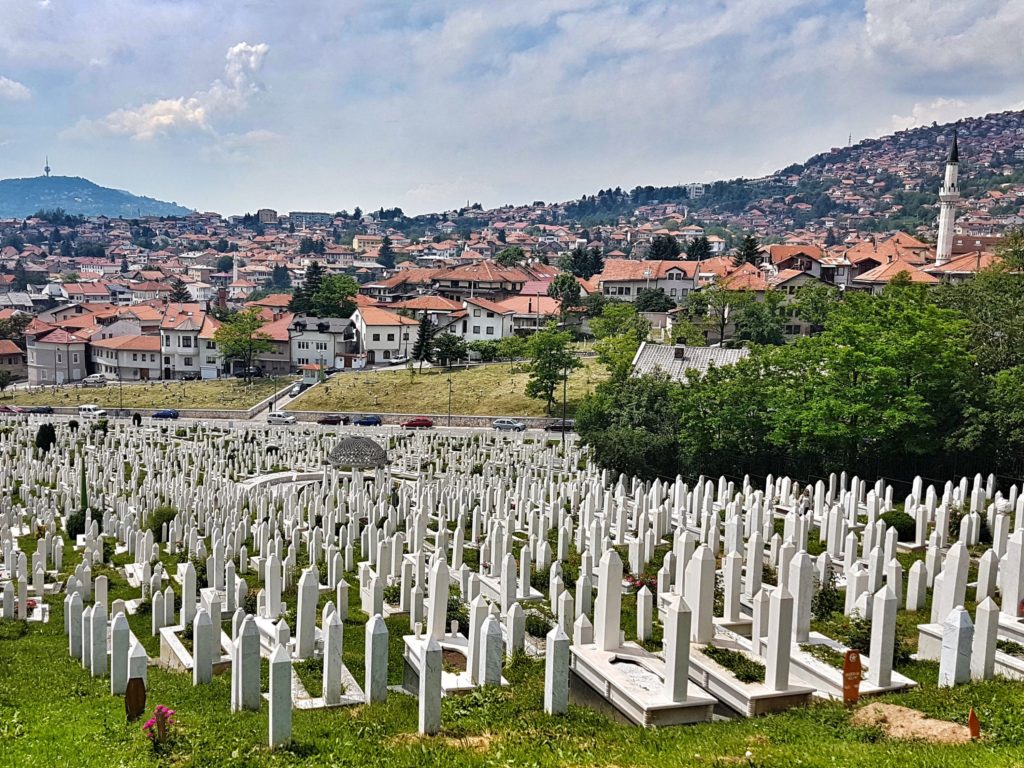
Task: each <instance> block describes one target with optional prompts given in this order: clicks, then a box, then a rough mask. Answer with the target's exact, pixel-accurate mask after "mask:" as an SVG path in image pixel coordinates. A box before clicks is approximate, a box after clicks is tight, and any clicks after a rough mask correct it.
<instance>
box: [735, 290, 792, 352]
mask: <svg viewBox="0 0 1024 768" xmlns="http://www.w3.org/2000/svg"><path fill="white" fill-rule="evenodd" d="M784 302H785V296H784V295H783V294H782V293H781V292H779V291H771V290H770V291H765V294H764V297H763V298H762V299H761V300H760V301H755V300H750V301H745V302H743V304H742V305H741V306H740V309H739V311H738V312H737V313H736V317H735V320H734V322H735V324H736V338H737V339H738V340H739V341H749V342H751V343H752V344H772V345H778V344H783V343H785V341H786V336H785V328H786V323H785V314H784V311H783V304H784Z"/></svg>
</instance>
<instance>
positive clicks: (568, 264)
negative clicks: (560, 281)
mask: <svg viewBox="0 0 1024 768" xmlns="http://www.w3.org/2000/svg"><path fill="white" fill-rule="evenodd" d="M558 265H559V267H561V269H562V271H564V272H570V273H571V274H574V275H576V277H582V278H583V279H584V280H589V279H590V278H591V277H593V276H594V275H596V274H597V273H598V272H601V271H602V270H603V269H604V256H603V255H602V253H601V249H600V248H598V247H597V246H594V247H592V248H586V247H584V246H582V245H577V246H576V247H575V248H573V249H572V250H571V251H569V253H567V254H566V255H565V256H563V257H562V258H561V260H560V261H559V263H558Z"/></svg>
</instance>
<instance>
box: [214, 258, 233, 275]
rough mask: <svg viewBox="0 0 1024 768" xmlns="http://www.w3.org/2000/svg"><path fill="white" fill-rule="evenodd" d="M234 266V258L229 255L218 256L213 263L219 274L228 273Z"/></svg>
mask: <svg viewBox="0 0 1024 768" xmlns="http://www.w3.org/2000/svg"><path fill="white" fill-rule="evenodd" d="M234 267H235V260H234V258H233V257H231V256H218V257H217V261H216V262H215V264H214V269H216V270H217V271H218V272H220V273H221V274H230V273H231V270H232V269H234Z"/></svg>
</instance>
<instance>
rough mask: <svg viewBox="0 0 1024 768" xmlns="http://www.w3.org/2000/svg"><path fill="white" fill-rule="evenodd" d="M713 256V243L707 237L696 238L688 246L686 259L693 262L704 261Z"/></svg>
mask: <svg viewBox="0 0 1024 768" xmlns="http://www.w3.org/2000/svg"><path fill="white" fill-rule="evenodd" d="M710 256H711V241H710V240H708V238H707V237H706V236H705V235H701V236H700V237H695V238H694V239H693V240H691V241H690V243H689V245H687V246H686V258H688V259H690V260H691V261H703V260H704V259H707V258H709V257H710Z"/></svg>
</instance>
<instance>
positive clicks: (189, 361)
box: [185, 357, 192, 366]
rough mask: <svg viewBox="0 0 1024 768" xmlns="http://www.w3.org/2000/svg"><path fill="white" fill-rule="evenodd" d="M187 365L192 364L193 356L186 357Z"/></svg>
mask: <svg viewBox="0 0 1024 768" xmlns="http://www.w3.org/2000/svg"><path fill="white" fill-rule="evenodd" d="M185 365H187V366H191V365H192V358H191V357H186V358H185Z"/></svg>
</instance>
